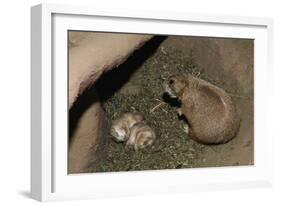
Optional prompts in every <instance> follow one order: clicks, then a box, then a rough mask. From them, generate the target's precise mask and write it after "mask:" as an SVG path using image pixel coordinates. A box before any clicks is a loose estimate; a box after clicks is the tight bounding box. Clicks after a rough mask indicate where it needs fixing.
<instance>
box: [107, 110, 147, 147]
mask: <svg viewBox="0 0 281 206" xmlns="http://www.w3.org/2000/svg"><path fill="white" fill-rule="evenodd" d="M143 120H144V117H143V116H142V115H141V114H139V113H125V114H123V115H122V116H121V117H120V118H118V119H116V120H113V122H112V126H111V129H110V134H111V135H112V136H113V137H114V139H115V140H116V141H117V142H124V141H127V139H128V138H129V134H130V129H131V127H132V126H133V125H134V124H136V123H138V122H141V121H143Z"/></svg>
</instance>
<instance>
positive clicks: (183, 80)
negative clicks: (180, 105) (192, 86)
mask: <svg viewBox="0 0 281 206" xmlns="http://www.w3.org/2000/svg"><path fill="white" fill-rule="evenodd" d="M187 86H188V77H187V76H183V75H182V76H181V75H172V76H170V77H169V78H168V79H167V81H165V83H164V89H165V92H167V93H168V94H169V95H170V97H172V98H178V97H180V96H181V95H182V93H183V90H184V88H185V87H187Z"/></svg>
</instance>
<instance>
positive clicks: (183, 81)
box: [164, 75, 240, 144]
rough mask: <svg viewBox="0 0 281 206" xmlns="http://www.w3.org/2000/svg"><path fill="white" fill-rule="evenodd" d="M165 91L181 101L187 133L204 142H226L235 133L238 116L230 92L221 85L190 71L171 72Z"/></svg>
mask: <svg viewBox="0 0 281 206" xmlns="http://www.w3.org/2000/svg"><path fill="white" fill-rule="evenodd" d="M164 88H165V91H166V92H167V93H168V94H169V95H170V96H171V97H173V98H178V99H179V100H180V101H181V108H180V109H179V111H178V112H179V115H181V114H183V115H184V116H185V117H186V119H187V121H188V126H189V129H188V130H189V136H190V137H191V138H192V139H194V140H196V141H198V142H201V143H204V144H218V143H225V142H227V141H229V140H231V139H232V138H233V137H235V135H236V134H237V132H238V130H239V126H240V118H239V116H238V114H237V111H236V108H235V105H234V103H233V102H232V100H231V98H230V96H229V95H228V94H227V93H226V92H225V91H224V90H223V89H221V88H219V87H217V86H215V85H213V84H211V83H208V82H206V81H204V80H202V79H199V78H196V77H193V76H191V75H186V76H184V75H179V76H175V75H173V76H171V77H170V78H169V79H168V81H167V82H165V83H164Z"/></svg>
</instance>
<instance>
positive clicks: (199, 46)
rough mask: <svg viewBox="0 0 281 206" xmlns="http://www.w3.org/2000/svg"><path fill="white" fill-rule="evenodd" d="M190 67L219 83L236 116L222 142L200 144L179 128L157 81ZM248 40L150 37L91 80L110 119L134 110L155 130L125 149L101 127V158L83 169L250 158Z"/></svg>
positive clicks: (250, 50) (243, 162)
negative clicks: (141, 144)
mask: <svg viewBox="0 0 281 206" xmlns="http://www.w3.org/2000/svg"><path fill="white" fill-rule="evenodd" d="M175 73H177V74H181V73H191V74H193V75H196V76H198V77H200V78H202V79H205V80H207V81H210V82H212V83H213V84H215V85H217V86H219V87H221V88H223V89H225V90H226V91H227V92H228V93H229V94H230V95H231V96H232V98H233V100H234V101H235V103H236V106H237V109H238V111H239V114H240V116H241V126H240V130H239V133H238V135H237V136H236V138H234V139H233V140H232V141H230V142H228V143H226V144H222V145H212V146H210V145H208V146H207V145H202V144H199V143H197V142H195V141H193V140H191V139H190V138H189V137H188V136H187V135H186V134H185V133H184V131H183V126H184V124H185V123H184V121H182V120H181V119H179V118H178V116H177V114H176V106H177V105H176V104H174V103H173V102H170V101H167V97H166V96H165V95H164V94H163V92H164V91H163V88H162V83H163V81H164V80H165V79H166V78H167V77H168V76H169V75H171V74H175ZM253 76H254V75H253V40H244V39H222V38H198V37H169V38H166V37H156V38H154V39H152V40H151V41H150V42H148V43H147V44H146V45H145V46H143V48H141V49H140V50H138V51H137V52H135V53H134V54H133V55H132V56H131V57H129V59H128V60H127V61H126V62H125V63H124V64H122V65H120V66H119V67H118V68H116V69H114V70H112V71H111V72H107V73H106V74H105V75H103V76H102V78H100V79H99V80H98V82H97V83H96V84H95V85H94V86H95V88H96V89H97V91H98V94H99V97H100V99H101V101H102V105H103V108H104V110H105V113H106V115H107V118H108V120H109V124H110V120H112V119H115V118H117V117H118V116H120V115H121V114H122V113H124V112H132V111H138V112H141V113H143V114H144V116H145V118H146V121H147V123H148V124H149V125H151V126H152V127H153V128H154V129H155V131H156V134H157V140H156V142H155V143H154V145H153V146H152V147H150V148H148V149H146V150H144V151H141V152H137V153H136V152H133V151H131V152H126V151H125V149H124V144H120V143H116V142H114V141H113V140H112V138H111V136H110V134H109V133H108V132H107V133H106V134H105V135H104V138H106V139H107V142H108V144H107V151H106V153H107V154H106V158H105V159H104V160H103V161H100V162H99V163H95V164H92V165H91V167H90V168H89V170H87V172H106V171H132V170H147V169H171V168H176V169H180V168H192V167H193V168H194V167H216V166H239V165H252V164H254V132H253V131H254V128H253V127H254V122H253V116H254V114H253V106H254V105H253Z"/></svg>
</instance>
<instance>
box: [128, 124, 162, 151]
mask: <svg viewBox="0 0 281 206" xmlns="http://www.w3.org/2000/svg"><path fill="white" fill-rule="evenodd" d="M155 139H156V135H155V132H154V130H153V129H152V128H151V127H149V126H148V125H146V124H145V123H143V122H138V123H136V124H135V125H134V126H133V127H132V128H131V132H130V136H129V139H128V141H127V142H126V149H134V150H135V151H138V150H139V149H143V148H145V147H147V146H150V145H152V143H153V142H154V140H155Z"/></svg>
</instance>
